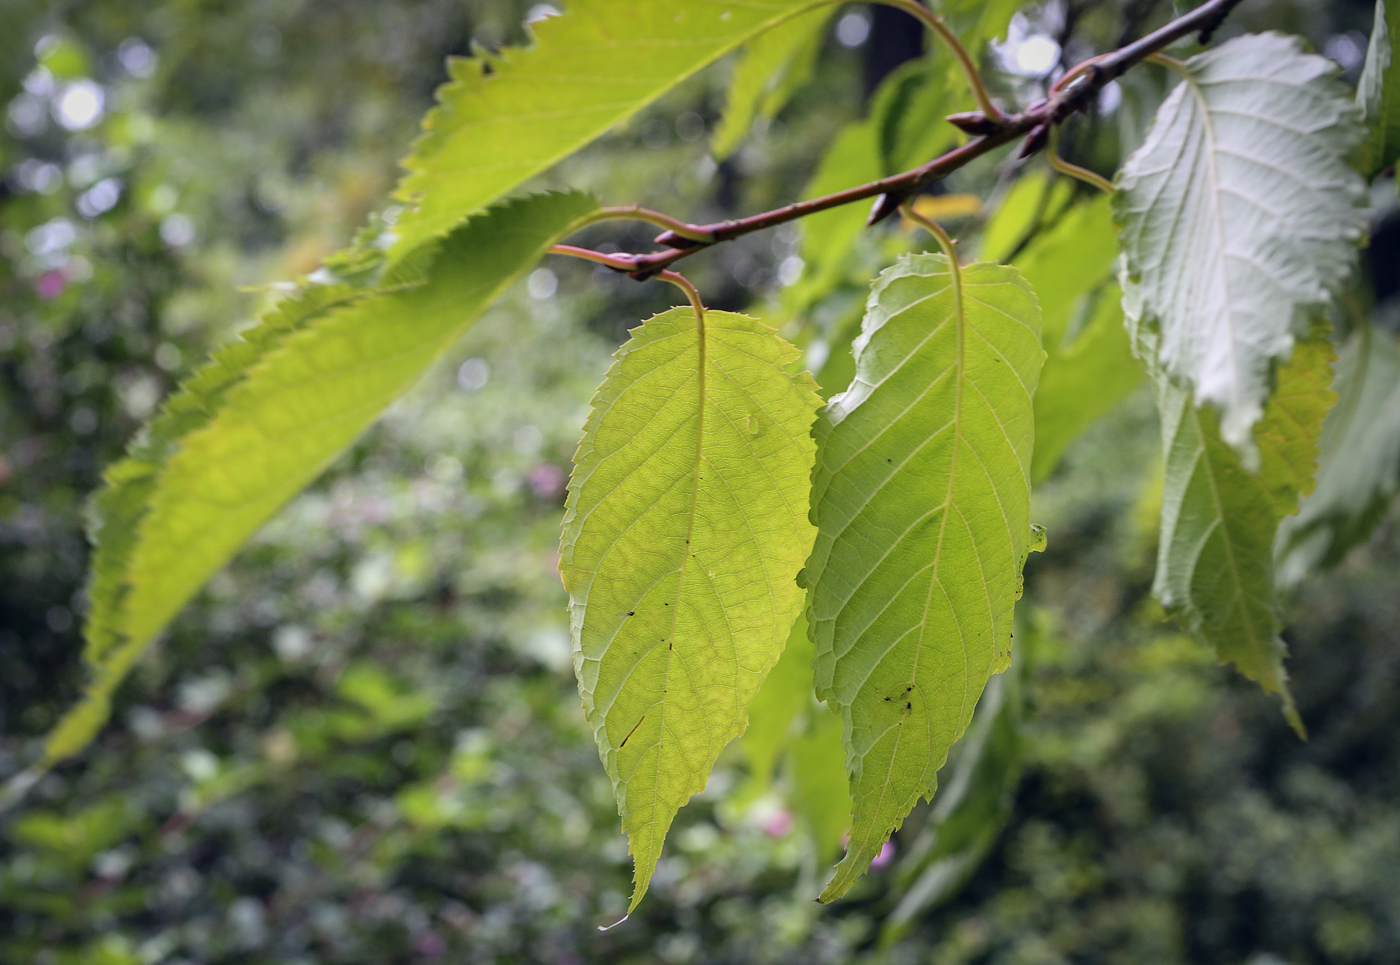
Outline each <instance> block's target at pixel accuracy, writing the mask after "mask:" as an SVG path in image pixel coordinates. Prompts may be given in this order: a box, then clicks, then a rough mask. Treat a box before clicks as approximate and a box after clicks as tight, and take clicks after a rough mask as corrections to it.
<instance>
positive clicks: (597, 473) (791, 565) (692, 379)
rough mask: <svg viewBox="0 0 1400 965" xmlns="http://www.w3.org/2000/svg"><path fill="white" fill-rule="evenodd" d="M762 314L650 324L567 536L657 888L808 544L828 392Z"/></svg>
mask: <svg viewBox="0 0 1400 965" xmlns="http://www.w3.org/2000/svg"><path fill="white" fill-rule="evenodd" d="M797 357H798V355H797V350H796V349H794V348H793V347H792V346H790V345H788V344H787V343H786V342H784V341H783V340H782V339H781V338H779V337H778V336H777V334H776V333H775V332H774V331H773V330H772V329H771V328H769V327H768V326H766V325H764V324H763V323H762V322H759V321H757V320H756V319H752V318H748V317H746V316H743V315H734V314H730V313H728V312H707V313H705V335H704V338H703V339H701V338H697V333H696V321H695V315H694V312H693V311H692V310H690V309H688V308H677V309H672V310H671V311H668V312H664V313H662V314H660V315H657V316H656V317H654V318H652V319H650V320H649V321H647V322H645V323H644V324H643V325H641V326H640V327H638V328H636V329H634V330H633V332H632V338H631V339H630V340H629V341H628V342H627V344H626V345H624V346H623V347H622V348H621V349H620V350H619V352H618V355H617V361H616V363H614V365H613V366H612V368H611V369H610V370H609V371H608V375H607V378H606V379H605V380H604V381H603V384H602V386H601V387H600V388H599V390H598V394H597V396H596V397H595V398H594V400H593V410H592V413H591V414H590V415H589V418H588V423H587V425H586V427H585V429H584V435H583V441H582V442H581V443H580V444H579V450H578V455H577V456H576V457H575V460H574V462H575V468H574V474H573V480H572V482H571V484H570V487H569V500H568V509H567V512H566V515H565V518H564V536H563V542H562V546H561V549H560V569H561V570H562V571H563V574H564V585H565V587H566V588H567V589H568V591H569V607H570V611H571V612H572V614H573V632H574V665H575V669H576V670H577V673H578V679H579V692H580V693H581V694H582V696H583V706H584V712H585V714H586V715H587V717H588V720H589V722H590V723H591V724H592V725H593V732H594V736H595V738H596V740H597V742H598V749H599V751H600V753H601V756H602V759H603V765H604V767H605V768H606V769H607V772H608V775H609V776H610V777H611V778H612V782H613V791H614V793H615V794H616V795H617V802H618V809H619V811H620V812H621V815H622V826H623V829H624V830H625V831H626V832H627V837H628V843H629V846H630V850H631V852H632V856H633V858H634V859H635V860H636V874H635V879H634V880H635V881H636V890H635V891H634V893H633V895H632V905H631V907H632V908H635V907H636V906H637V903H638V902H639V901H641V899H642V896H643V895H644V894H645V893H646V890H647V883H648V882H649V881H650V879H651V873H652V870H653V869H654V868H655V866H656V860H657V858H658V857H659V856H660V853H661V843H662V840H663V839H664V838H665V836H666V830H667V828H669V827H670V825H671V820H672V819H673V818H674V817H675V814H676V812H677V811H678V810H679V809H680V808H681V806H682V805H684V804H685V802H686V801H687V800H689V799H690V797H691V795H693V794H695V793H696V792H698V791H700V790H702V789H703V788H704V787H705V782H706V780H707V779H708V777H709V773H710V769H711V768H712V767H713V766H714V762H715V759H716V758H717V757H718V756H719V753H720V751H721V750H722V749H723V748H724V746H725V745H726V744H728V743H729V742H730V741H731V740H732V739H733V738H734V737H736V736H738V735H739V733H741V732H742V731H743V729H744V725H745V723H746V719H747V716H748V709H749V703H750V701H752V700H753V698H754V694H755V693H757V692H758V689H759V687H760V686H761V685H762V683H763V680H764V678H765V677H766V676H767V675H768V671H769V670H770V669H771V668H772V667H773V665H774V663H776V662H777V660H778V656H779V654H780V653H781V652H782V649H783V644H784V642H785V641H786V640H787V637H788V632H789V630H790V629H791V628H792V625H793V620H794V618H795V616H796V615H797V612H798V610H799V609H800V607H801V603H802V596H801V592H800V590H799V589H798V588H797V585H796V583H795V582H794V578H795V577H796V575H797V571H798V569H799V568H800V567H801V565H802V561H803V560H804V559H805V558H806V555H807V552H808V551H809V550H810V548H811V543H812V537H813V529H812V525H811V524H810V523H809V522H808V521H807V487H808V479H809V475H810V470H811V466H812V461H813V458H814V455H813V454H814V446H813V444H812V442H811V440H810V438H809V436H808V430H809V427H810V426H811V424H812V418H813V414H814V412H815V411H816V408H817V405H818V404H819V400H818V399H817V395H816V392H815V384H814V383H813V382H812V380H811V377H810V376H808V375H806V374H805V373H804V374H802V375H800V376H792V375H789V374H787V373H786V372H785V371H784V367H785V366H788V365H790V364H791V363H792V362H794V361H795V360H796V359H797Z"/></svg>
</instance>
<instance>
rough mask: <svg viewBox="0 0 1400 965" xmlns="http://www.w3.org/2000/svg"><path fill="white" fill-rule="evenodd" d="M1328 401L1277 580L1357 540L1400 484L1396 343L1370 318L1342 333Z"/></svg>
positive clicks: (1291, 577) (1329, 560)
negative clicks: (1309, 487) (1311, 485)
mask: <svg viewBox="0 0 1400 965" xmlns="http://www.w3.org/2000/svg"><path fill="white" fill-rule="evenodd" d="M1336 387H1337V394H1338V396H1339V397H1340V398H1339V399H1338V401H1337V404H1336V406H1334V407H1333V409H1332V411H1331V412H1329V413H1328V414H1327V421H1326V422H1325V423H1324V424H1323V427H1322V447H1321V448H1322V454H1321V456H1320V459H1319V462H1320V468H1319V469H1318V473H1317V488H1316V489H1315V490H1314V491H1313V492H1312V494H1311V495H1309V496H1308V497H1307V498H1306V499H1304V500H1303V503H1302V506H1301V507H1300V508H1299V510H1298V515H1296V516H1292V517H1290V518H1288V519H1285V520H1284V521H1283V525H1282V527H1280V529H1279V537H1278V543H1277V545H1276V547H1275V551H1276V555H1277V565H1278V569H1279V580H1280V582H1282V583H1284V584H1293V583H1296V582H1298V581H1299V580H1300V579H1302V578H1303V576H1305V575H1306V574H1307V573H1309V572H1311V571H1312V570H1314V569H1316V568H1318V567H1320V566H1332V565H1335V564H1336V563H1339V562H1340V561H1341V559H1342V557H1343V556H1345V555H1346V552H1347V551H1348V550H1350V549H1351V548H1352V547H1354V546H1358V545H1360V544H1361V543H1362V542H1364V541H1365V540H1366V538H1367V537H1368V536H1369V535H1370V534H1371V530H1372V529H1373V528H1374V527H1375V525H1376V523H1377V522H1379V521H1380V518H1381V517H1382V516H1383V515H1384V514H1385V511H1386V508H1387V507H1388V506H1389V505H1390V502H1391V499H1392V498H1394V496H1395V493H1396V492H1397V491H1400V349H1398V348H1397V346H1396V340H1395V336H1394V335H1392V334H1390V332H1388V331H1385V330H1384V329H1380V328H1376V327H1374V326H1370V325H1364V326H1362V327H1360V328H1359V329H1358V330H1357V331H1356V332H1354V333H1352V335H1351V337H1350V338H1349V339H1347V342H1346V345H1345V346H1344V347H1343V348H1342V353H1341V360H1340V361H1339V362H1338V363H1337V381H1336Z"/></svg>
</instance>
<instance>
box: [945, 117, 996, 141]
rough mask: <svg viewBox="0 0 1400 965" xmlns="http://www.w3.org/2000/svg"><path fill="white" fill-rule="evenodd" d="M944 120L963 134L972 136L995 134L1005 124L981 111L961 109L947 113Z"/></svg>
mask: <svg viewBox="0 0 1400 965" xmlns="http://www.w3.org/2000/svg"><path fill="white" fill-rule="evenodd" d="M944 120H945V121H947V122H948V123H949V124H952V125H953V126H954V127H956V128H957V129H958V130H960V131H962V132H963V133H964V134H971V135H973V136H974V137H981V136H984V135H987V134H995V133H997V132H998V131H1000V130H1001V129H1002V128H1004V127H1005V126H1006V125H1005V123H1004V122H1002V121H999V120H993V119H992V118H990V117H988V116H987V115H986V114H984V113H983V112H982V111H963V112H962V113H959V114H949V115H948V116H947V117H945V118H944Z"/></svg>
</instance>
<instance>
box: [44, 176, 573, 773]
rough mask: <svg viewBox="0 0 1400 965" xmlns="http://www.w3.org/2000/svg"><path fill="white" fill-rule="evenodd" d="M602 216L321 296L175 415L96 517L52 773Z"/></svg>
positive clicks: (278, 315)
mask: <svg viewBox="0 0 1400 965" xmlns="http://www.w3.org/2000/svg"><path fill="white" fill-rule="evenodd" d="M596 206H597V205H596V202H595V201H593V199H592V198H591V197H588V196H586V195H580V194H567V195H538V196H535V197H534V198H526V199H521V200H517V201H514V202H510V203H508V204H506V205H502V206H499V207H497V208H494V209H492V210H491V211H489V212H487V213H486V214H484V215H482V216H481V217H479V218H476V219H473V220H472V221H471V222H469V223H468V224H467V225H464V226H463V227H462V228H461V229H459V230H458V231H457V232H456V233H454V234H453V235H452V236H451V237H450V238H449V239H448V240H447V241H445V242H444V243H443V244H442V246H441V249H440V251H439V252H438V253H437V262H438V264H442V263H446V262H449V261H452V260H453V259H458V260H462V261H465V262H467V264H466V266H465V269H464V270H457V271H450V272H447V271H440V272H437V273H436V275H435V276H434V277H433V278H431V279H429V278H428V276H427V275H425V274H418V273H412V274H411V275H409V276H405V275H401V274H400V275H395V274H392V273H391V274H390V275H389V276H388V277H385V278H379V279H378V282H379V284H378V285H377V286H373V287H368V288H357V287H355V286H353V285H347V284H335V285H328V286H318V285H312V286H309V287H307V288H305V289H303V290H302V291H300V292H299V293H298V294H296V295H295V296H294V297H292V298H290V299H288V300H286V301H284V302H281V303H279V304H278V305H276V306H274V308H273V309H272V310H271V311H270V312H269V313H268V314H267V315H266V316H265V317H264V319H263V323H262V324H261V325H260V326H258V327H257V328H255V329H253V330H252V331H251V332H250V333H249V335H248V336H247V337H245V339H244V340H243V341H240V342H237V343H234V344H233V345H231V346H229V347H227V348H226V349H224V350H223V351H221V352H219V353H218V354H216V356H215V357H214V359H213V360H212V361H211V362H210V363H209V364H207V365H206V366H205V367H204V368H203V369H201V370H200V371H198V372H197V373H196V374H195V375H194V376H193V377H192V378H191V379H190V381H189V382H188V383H187V384H186V385H185V386H184V388H183V389H182V391H181V392H180V393H178V394H177V395H175V396H174V397H172V398H171V399H170V400H169V401H168V402H167V403H166V404H165V406H164V407H163V408H162V411H161V413H160V415H158V416H157V418H156V419H155V420H153V422H152V424H151V427H150V431H149V432H148V433H147V435H146V436H145V437H144V438H142V439H139V440H138V441H137V442H136V443H135V444H134V446H133V448H132V451H131V454H130V455H129V456H128V457H127V458H126V459H124V460H122V461H121V462H119V463H117V464H116V465H115V466H114V467H113V468H112V469H111V470H109V472H108V474H107V487H106V489H104V490H103V492H102V493H101V494H100V495H99V496H98V497H97V499H96V501H95V504H94V506H95V513H94V515H95V519H94V526H93V536H94V543H95V551H94V559H93V564H92V574H93V575H92V582H91V585H90V596H91V599H92V609H91V611H90V613H89V616H88V621H87V626H86V628H85V632H86V636H87V639H88V645H87V650H86V658H87V661H88V663H89V665H90V666H91V668H92V670H93V674H94V676H93V680H92V683H91V685H90V686H89V688H88V690H87V691H86V693H85V695H84V697H83V698H82V701H81V702H80V703H79V705H77V706H76V707H75V708H73V709H72V710H70V711H69V712H68V714H67V715H66V716H65V717H64V718H63V719H62V720H61V721H60V722H59V724H58V725H57V727H56V728H55V730H54V731H53V733H52V734H51V735H50V737H49V739H48V742H47V744H46V748H45V758H46V760H47V762H49V763H53V762H55V761H57V760H61V759H62V758H64V757H67V756H69V755H71V754H72V753H75V752H76V751H77V750H80V749H81V748H82V747H83V746H84V745H85V744H86V743H87V742H88V741H89V740H90V739H91V738H92V736H93V735H94V734H95V733H96V730H97V729H98V728H99V727H100V726H101V725H102V724H103V723H104V722H105V720H106V717H107V710H106V708H107V704H108V702H109V701H110V697H111V694H112V692H113V690H114V689H115V687H116V686H117V684H118V683H120V681H121V680H122V678H123V677H124V676H125V674H126V672H127V670H129V669H130V667H131V666H132V664H133V663H134V662H135V661H136V659H137V658H139V657H140V655H141V654H142V653H143V652H144V651H145V649H146V647H147V646H148V645H149V644H150V643H151V642H152V641H153V640H154V638H155V637H156V636H157V635H158V634H159V633H160V632H161V630H162V629H163V628H164V627H165V625H166V624H167V623H168V622H169V621H170V619H171V618H172V617H173V616H174V615H175V614H176V613H177V612H178V611H179V610H180V608H181V607H183V605H184V604H185V603H186V602H187V601H188V600H189V598H190V597H191V596H193V595H194V593H195V592H196V591H197V590H198V589H199V587H200V586H202V585H203V583H204V582H205V581H206V580H207V579H208V578H209V576H210V575H212V574H213V572H214V571H216V570H217V569H218V568H219V567H221V566H222V565H223V564H224V563H225V562H227V560H228V559H229V557H230V556H232V555H233V553H234V552H236V551H237V549H238V547H239V546H241V545H242V543H243V542H244V541H245V540H246V539H247V538H248V537H249V536H250V535H251V534H252V532H253V531H254V530H255V529H256V528H257V527H258V526H259V525H261V524H262V522H264V521H265V520H266V519H267V518H268V517H270V516H271V515H272V514H273V513H274V512H275V511H276V510H277V508H279V507H280V506H281V505H282V504H283V503H284V502H286V500H287V499H289V498H291V497H292V496H293V495H295V494H296V492H297V491H299V490H300V489H301V488H302V487H303V486H305V485H306V484H307V483H309V482H310V481H311V480H312V479H313V478H315V476H316V475H318V474H319V473H320V471H321V470H322V469H323V468H324V466H325V465H326V464H327V463H328V462H329V461H330V460H331V459H332V458H334V456H335V455H336V454H338V453H339V452H340V451H341V449H343V448H344V447H345V446H346V445H348V444H349V443H350V442H351V441H353V439H354V438H355V437H356V436H358V435H359V434H360V432H362V431H363V430H364V428H366V427H367V426H368V425H369V423H371V422H372V421H374V419H375V418H376V417H377V416H378V414H379V412H380V411H381V410H382V409H383V407H384V406H386V405H387V404H388V403H389V402H390V401H392V400H393V398H395V397H397V395H398V394H399V393H401V392H402V391H403V390H404V389H406V388H407V387H408V386H409V385H410V384H411V383H412V382H413V381H414V380H415V379H416V378H417V376H418V375H419V374H420V373H421V372H422V371H423V370H424V369H425V368H427V366H428V365H429V364H430V363H431V362H432V361H433V360H434V359H435V358H437V356H438V355H439V354H440V353H441V352H442V351H443V350H444V349H445V348H446V347H447V346H448V345H450V344H451V343H452V341H454V340H455V339H456V337H457V335H458V334H460V333H461V331H463V330H464V329H465V328H466V327H467V325H469V324H470V323H471V322H472V321H473V320H474V319H475V315H476V313H477V312H479V311H480V310H481V309H484V308H485V307H486V305H487V304H489V302H490V301H492V300H494V298H495V296H496V295H497V294H498V293H499V292H500V291H501V290H502V289H503V288H504V287H505V286H506V285H507V284H509V282H510V281H512V280H513V278H514V277H515V276H517V275H518V274H519V273H520V272H521V271H522V270H523V269H524V268H525V267H527V266H528V265H529V264H530V263H532V262H533V261H534V260H535V259H536V258H537V257H538V256H539V255H540V254H541V253H542V252H543V251H544V250H545V249H546V248H547V247H548V245H549V244H550V242H551V241H552V240H553V239H554V238H555V237H556V236H558V235H560V234H563V233H566V232H567V231H568V230H569V226H570V225H571V224H573V223H575V222H577V221H578V220H579V219H581V218H583V217H584V216H585V215H587V214H588V213H589V212H591V211H592V210H594V209H595V208H596ZM414 339H416V341H413V340H414ZM405 340H409V342H410V343H411V344H409V345H408V346H407V347H405ZM292 440H297V442H295V443H293V441H292Z"/></svg>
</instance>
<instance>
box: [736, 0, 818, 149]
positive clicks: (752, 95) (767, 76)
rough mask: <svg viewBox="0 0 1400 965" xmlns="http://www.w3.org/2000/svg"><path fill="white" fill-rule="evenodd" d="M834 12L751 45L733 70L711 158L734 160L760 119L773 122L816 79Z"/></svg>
mask: <svg viewBox="0 0 1400 965" xmlns="http://www.w3.org/2000/svg"><path fill="white" fill-rule="evenodd" d="M835 13H836V6H835V5H834V4H829V5H827V6H825V7H822V8H819V9H818V10H816V11H813V12H812V13H810V14H806V15H803V16H800V17H794V18H793V19H791V20H789V21H787V22H786V23H783V24H779V25H778V26H776V27H774V28H773V29H771V30H769V31H768V32H766V33H762V34H759V35H758V36H757V37H755V38H754V39H753V40H751V41H749V44H748V46H746V47H745V48H744V54H743V58H742V59H741V60H740V61H739V64H738V66H736V67H735V68H734V79H733V80H732V81H730V83H729V101H728V103H727V104H726V105H725V108H724V116H723V117H721V118H720V122H719V126H718V127H717V128H716V130H715V136H714V140H713V141H712V142H711V143H710V153H711V154H713V155H714V156H715V157H716V158H717V159H720V160H723V159H724V158H727V157H729V156H730V155H731V154H733V153H734V152H735V151H736V150H737V149H738V147H739V145H740V144H741V143H743V140H744V138H745V137H747V136H748V133H749V129H750V128H751V127H753V124H754V121H755V120H759V119H762V120H771V119H772V118H773V117H775V116H776V115H777V113H778V112H779V111H780V110H782V109H783V108H784V107H785V106H786V105H787V102H788V101H789V100H791V99H792V95H793V94H795V93H797V91H798V89H799V88H801V87H802V85H803V84H806V83H807V81H809V80H810V79H811V77H812V72H813V71H814V70H815V68H816V65H817V56H818V55H819V54H820V53H821V48H822V40H823V39H824V38H825V37H826V28H827V24H828V23H830V22H831V18H832V16H833V15H834V14H835Z"/></svg>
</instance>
